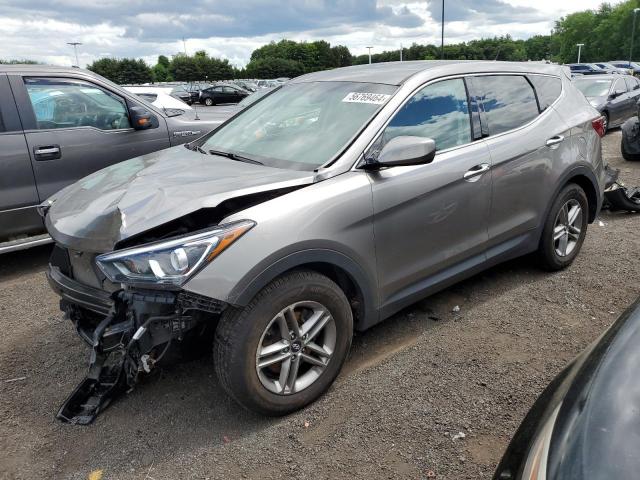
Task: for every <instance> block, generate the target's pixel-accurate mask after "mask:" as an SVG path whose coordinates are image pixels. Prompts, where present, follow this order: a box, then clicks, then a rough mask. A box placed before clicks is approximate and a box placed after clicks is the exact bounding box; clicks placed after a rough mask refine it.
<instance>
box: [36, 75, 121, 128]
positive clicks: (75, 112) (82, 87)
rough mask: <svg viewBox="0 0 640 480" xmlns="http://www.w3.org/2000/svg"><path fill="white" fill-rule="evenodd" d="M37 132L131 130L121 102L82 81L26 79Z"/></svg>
mask: <svg viewBox="0 0 640 480" xmlns="http://www.w3.org/2000/svg"><path fill="white" fill-rule="evenodd" d="M24 84H25V87H26V89H27V93H28V94H29V99H30V100H31V105H32V106H33V112H34V114H35V117H36V124H37V127H38V129H39V130H49V129H55V128H73V127H95V128H98V129H100V130H117V129H123V128H130V127H131V125H130V123H129V114H128V111H127V107H126V104H125V102H124V100H123V99H122V98H120V97H117V96H116V95H114V94H112V93H110V92H107V91H106V90H103V89H102V88H100V87H98V86H96V85H94V84H92V83H89V82H85V81H83V80H76V79H71V78H43V77H37V78H25V79H24Z"/></svg>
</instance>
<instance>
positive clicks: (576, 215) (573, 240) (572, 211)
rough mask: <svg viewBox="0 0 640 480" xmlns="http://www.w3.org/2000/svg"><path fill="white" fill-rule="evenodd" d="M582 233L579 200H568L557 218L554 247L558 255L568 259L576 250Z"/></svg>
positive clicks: (554, 229)
mask: <svg viewBox="0 0 640 480" xmlns="http://www.w3.org/2000/svg"><path fill="white" fill-rule="evenodd" d="M581 231H582V207H581V206H580V203H578V201H577V200H574V199H571V200H568V201H567V202H566V203H565V204H564V205H563V206H562V208H560V211H559V212H558V215H557V216H556V221H555V224H554V228H553V246H554V249H555V252H556V255H558V256H559V257H561V258H563V257H567V256H569V255H571V253H572V252H573V251H574V250H575V248H576V246H577V245H578V242H579V241H580V233H581Z"/></svg>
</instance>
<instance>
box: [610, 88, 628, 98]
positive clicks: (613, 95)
mask: <svg viewBox="0 0 640 480" xmlns="http://www.w3.org/2000/svg"><path fill="white" fill-rule="evenodd" d="M623 93H625V92H623V91H621V90H616V91H615V92H613V93H611V95H609V98H611V99H614V98H618V97H619V96H620V95H622V94H623Z"/></svg>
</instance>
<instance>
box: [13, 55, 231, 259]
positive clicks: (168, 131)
mask: <svg viewBox="0 0 640 480" xmlns="http://www.w3.org/2000/svg"><path fill="white" fill-rule="evenodd" d="M223 120H224V119H223V118H220V117H217V118H210V119H207V113H206V112H193V111H184V110H176V109H158V108H156V107H154V106H153V105H151V104H149V103H147V102H146V101H145V100H143V99H141V98H139V97H137V96H136V95H135V94H133V93H130V92H127V91H126V90H124V89H122V88H120V87H119V86H118V85H115V84H114V83H112V82H110V81H109V80H107V79H105V78H103V77H101V76H99V75H96V74H94V73H92V72H89V71H86V70H81V69H78V68H65V67H49V66H43V65H0V254H2V253H6V252H10V251H13V250H20V249H23V248H28V247H31V246H35V245H40V244H43V243H47V242H49V241H50V239H49V236H48V235H46V234H45V229H44V224H43V222H42V219H41V218H40V216H39V215H38V213H37V211H36V207H37V206H38V205H39V204H40V203H41V202H43V201H44V200H46V199H47V198H48V197H49V196H51V195H52V194H54V193H56V192H57V191H58V190H60V189H62V188H64V187H65V186H67V185H69V184H71V183H73V182H75V181H76V180H78V179H80V178H82V177H85V176H86V175H88V174H90V173H93V172H95V171H96V170H99V169H101V168H103V167H106V166H108V165H111V164H113V163H117V162H121V161H123V160H127V159H129V158H133V157H137V156H139V155H144V154H146V153H150V152H154V151H156V150H161V149H163V148H168V147H171V146H175V145H178V144H181V143H185V142H188V141H191V140H193V139H195V138H197V137H199V136H201V135H204V134H205V133H207V132H209V131H210V130H212V129H213V128H215V127H216V126H217V125H219V124H220V123H221V122H222V121H223Z"/></svg>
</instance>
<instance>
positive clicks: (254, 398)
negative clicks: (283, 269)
mask: <svg viewBox="0 0 640 480" xmlns="http://www.w3.org/2000/svg"><path fill="white" fill-rule="evenodd" d="M352 336H353V315H352V311H351V307H350V305H349V301H348V300H347V298H346V296H345V294H344V292H343V291H342V290H341V289H340V287H339V286H338V285H336V284H335V283H334V282H333V281H332V280H330V279H329V278H327V277H325V276H324V275H321V274H319V273H316V272H313V271H306V270H304V271H294V272H291V273H287V274H285V275H283V276H282V277H280V278H278V279H276V280H274V281H273V282H271V283H270V284H269V285H267V286H266V287H265V288H264V289H262V290H261V291H260V292H259V293H258V294H257V295H256V296H255V298H254V299H253V300H252V301H251V303H249V305H247V306H246V307H244V308H242V309H234V308H231V309H228V310H227V311H225V313H224V314H223V316H222V318H221V319H220V322H219V324H218V328H217V330H216V336H215V340H214V346H213V354H214V365H215V370H216V374H217V376H218V379H219V381H220V384H221V385H222V387H223V388H224V390H225V391H226V392H227V393H228V394H229V395H230V396H231V397H233V398H234V399H235V400H236V401H237V402H238V403H240V404H241V405H242V406H243V407H245V408H247V409H249V410H253V411H256V412H258V413H261V414H265V415H274V416H275V415H286V414H287V413H290V412H293V411H295V410H298V409H300V408H302V407H304V406H305V405H307V404H309V403H311V402H313V401H314V400H316V399H317V398H318V397H320V396H321V395H322V394H323V393H324V392H325V391H326V390H327V389H328V388H329V387H330V386H331V384H332V383H333V381H334V380H335V378H336V377H337V375H338V373H339V372H340V369H341V368H342V365H343V364H344V361H345V359H346V357H347V354H348V352H349V348H350V347H351V338H352Z"/></svg>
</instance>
